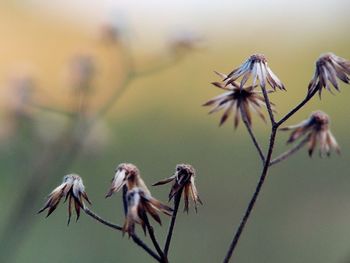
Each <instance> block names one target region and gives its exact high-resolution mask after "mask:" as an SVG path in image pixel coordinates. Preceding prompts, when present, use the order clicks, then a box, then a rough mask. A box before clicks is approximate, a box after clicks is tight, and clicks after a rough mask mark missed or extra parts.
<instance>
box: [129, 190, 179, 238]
mask: <svg viewBox="0 0 350 263" xmlns="http://www.w3.org/2000/svg"><path fill="white" fill-rule="evenodd" d="M126 201H127V206H128V209H127V214H126V217H125V223H124V226H123V234H124V233H125V232H128V234H129V236H130V235H132V234H133V233H134V230H135V223H137V224H140V225H141V226H142V229H143V231H144V233H145V234H146V222H147V220H148V219H147V213H148V214H150V215H151V216H152V218H153V219H154V220H155V221H157V222H158V223H159V224H161V220H160V217H159V215H158V211H161V212H163V213H164V214H166V215H169V216H171V215H172V211H173V210H172V208H170V207H169V206H166V205H164V204H162V203H161V202H160V201H158V200H157V199H155V198H153V197H152V196H151V195H149V194H147V193H145V192H144V191H143V190H142V189H141V188H139V187H134V188H132V189H130V190H128V192H127V194H126Z"/></svg>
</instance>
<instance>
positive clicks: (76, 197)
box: [38, 174, 91, 224]
mask: <svg viewBox="0 0 350 263" xmlns="http://www.w3.org/2000/svg"><path fill="white" fill-rule="evenodd" d="M62 197H65V201H67V199H68V224H69V222H70V218H71V215H72V205H73V204H74V207H75V212H76V215H77V219H76V220H77V221H78V219H79V216H80V208H81V207H83V208H84V207H85V204H84V202H83V199H85V200H86V201H87V202H88V203H89V204H91V202H90V200H89V198H88V196H87V194H86V192H85V187H84V184H83V180H82V179H81V178H80V176H79V175H77V174H69V175H66V176H65V177H63V182H62V184H61V185H59V186H58V187H56V188H55V189H54V190H53V191H52V192H51V194H50V195H49V196H48V200H47V201H46V203H45V205H44V207H43V208H42V209H40V211H39V212H38V213H41V212H43V211H44V210H46V209H48V212H47V215H46V217H48V216H49V215H50V214H51V213H52V212H53V211H54V210H55V209H56V208H57V206H58V204H59V202H60V201H61V198H62Z"/></svg>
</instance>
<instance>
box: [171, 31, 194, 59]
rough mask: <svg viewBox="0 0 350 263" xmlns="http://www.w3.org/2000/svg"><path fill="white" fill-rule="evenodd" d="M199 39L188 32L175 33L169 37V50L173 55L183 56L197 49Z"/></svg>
mask: <svg viewBox="0 0 350 263" xmlns="http://www.w3.org/2000/svg"><path fill="white" fill-rule="evenodd" d="M200 41H201V38H200V37H199V36H198V35H197V34H195V33H193V32H189V31H181V32H177V33H176V34H174V35H173V36H172V37H171V40H170V44H169V46H170V50H171V51H172V52H173V53H175V54H184V53H186V52H189V51H193V50H195V49H197V48H198V43H199V42H200Z"/></svg>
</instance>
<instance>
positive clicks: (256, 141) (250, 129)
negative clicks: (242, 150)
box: [239, 104, 265, 163]
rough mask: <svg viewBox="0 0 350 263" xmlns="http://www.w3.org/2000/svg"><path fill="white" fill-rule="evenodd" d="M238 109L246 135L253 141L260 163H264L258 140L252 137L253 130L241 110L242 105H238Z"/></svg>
mask: <svg viewBox="0 0 350 263" xmlns="http://www.w3.org/2000/svg"><path fill="white" fill-rule="evenodd" d="M239 109H240V111H241V115H242V120H243V122H244V124H245V126H246V127H247V130H248V133H249V135H250V137H251V139H252V141H253V143H254V145H255V148H256V150H257V151H258V154H259V156H260V159H261V161H262V163H265V156H264V153H263V151H262V150H261V147H260V145H259V142H258V140H257V139H256V138H255V135H254V133H253V130H252V128H251V126H250V124H249V122H248V118H247V114H246V112H245V111H244V108H243V106H242V104H241V105H240V107H239Z"/></svg>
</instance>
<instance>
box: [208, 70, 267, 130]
mask: <svg viewBox="0 0 350 263" xmlns="http://www.w3.org/2000/svg"><path fill="white" fill-rule="evenodd" d="M216 73H217V74H218V75H219V76H220V77H222V78H223V79H225V78H227V76H226V75H224V74H222V73H218V72H216ZM212 84H213V85H214V86H216V87H218V88H220V89H223V90H226V92H225V93H223V94H221V95H219V96H217V97H215V98H213V99H211V100H209V101H207V102H206V103H204V104H203V106H213V109H212V110H211V111H210V112H209V114H211V113H214V112H217V111H220V110H224V114H223V115H222V117H221V120H220V126H221V125H222V124H224V123H225V121H226V120H227V119H228V117H229V116H230V115H231V113H232V112H235V117H234V126H235V128H236V127H237V126H238V124H239V120H240V118H241V117H243V116H241V110H242V111H243V112H244V114H245V116H246V119H247V121H248V123H249V125H251V123H252V114H251V110H253V111H254V112H255V113H257V114H258V115H259V116H260V118H262V119H263V120H264V121H265V117H264V114H263V113H262V110H261V107H264V106H266V103H265V99H264V97H262V96H261V95H260V94H261V92H260V91H255V90H254V87H253V86H249V87H244V88H240V86H239V85H238V84H236V83H235V82H234V81H232V82H231V83H230V84H223V83H220V82H213V83H212ZM268 92H272V90H270V91H268Z"/></svg>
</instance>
